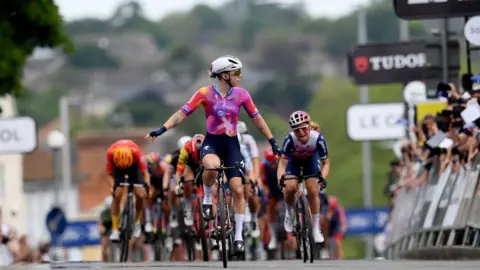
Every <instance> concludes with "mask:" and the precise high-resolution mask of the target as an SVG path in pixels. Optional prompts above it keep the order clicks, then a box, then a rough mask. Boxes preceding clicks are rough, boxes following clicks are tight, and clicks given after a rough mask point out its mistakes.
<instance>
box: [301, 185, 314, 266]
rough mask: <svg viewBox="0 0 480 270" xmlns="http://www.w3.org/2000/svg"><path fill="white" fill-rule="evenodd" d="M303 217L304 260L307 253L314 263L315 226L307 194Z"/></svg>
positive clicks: (303, 196) (303, 206) (304, 201)
mask: <svg viewBox="0 0 480 270" xmlns="http://www.w3.org/2000/svg"><path fill="white" fill-rule="evenodd" d="M302 218H303V228H304V229H306V230H303V231H304V233H303V234H302V235H303V240H304V243H303V248H304V250H303V254H304V259H303V262H306V258H305V257H306V255H307V256H308V258H309V259H310V263H313V257H314V254H315V251H314V248H315V239H314V238H313V226H312V215H311V213H310V207H309V206H308V200H307V196H306V195H305V194H303V195H302Z"/></svg>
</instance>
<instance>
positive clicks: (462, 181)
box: [442, 168, 467, 227]
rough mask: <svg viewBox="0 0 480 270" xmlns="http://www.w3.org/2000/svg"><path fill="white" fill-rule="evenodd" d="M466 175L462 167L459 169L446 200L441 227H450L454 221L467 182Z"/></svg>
mask: <svg viewBox="0 0 480 270" xmlns="http://www.w3.org/2000/svg"><path fill="white" fill-rule="evenodd" d="M466 176H467V175H466V174H465V170H464V169H463V168H461V169H460V173H459V174H458V177H457V181H456V182H455V186H454V187H453V191H452V194H451V195H450V201H449V202H448V208H447V210H446V212H445V216H444V218H443V223H442V226H443V227H451V226H453V224H454V223H455V220H456V217H457V215H458V213H459V211H458V210H459V207H460V202H461V199H462V196H463V192H464V191H465V186H466V184H467V177H466Z"/></svg>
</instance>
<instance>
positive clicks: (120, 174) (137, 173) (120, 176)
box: [112, 164, 146, 187]
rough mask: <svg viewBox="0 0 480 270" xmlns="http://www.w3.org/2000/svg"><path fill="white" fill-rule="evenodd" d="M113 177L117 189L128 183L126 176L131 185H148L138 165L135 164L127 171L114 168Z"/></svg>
mask: <svg viewBox="0 0 480 270" xmlns="http://www.w3.org/2000/svg"><path fill="white" fill-rule="evenodd" d="M112 176H113V178H114V179H115V187H117V186H118V185H119V184H120V183H124V182H126V180H127V179H126V176H128V182H129V183H133V184H142V185H146V183H145V180H144V179H143V173H142V171H141V170H140V166H139V165H138V164H133V165H132V166H131V167H130V168H126V169H120V168H114V169H113V171H112Z"/></svg>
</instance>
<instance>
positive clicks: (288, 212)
mask: <svg viewBox="0 0 480 270" xmlns="http://www.w3.org/2000/svg"><path fill="white" fill-rule="evenodd" d="M285 215H286V216H288V217H291V216H293V207H292V206H289V205H287V207H286V211H285Z"/></svg>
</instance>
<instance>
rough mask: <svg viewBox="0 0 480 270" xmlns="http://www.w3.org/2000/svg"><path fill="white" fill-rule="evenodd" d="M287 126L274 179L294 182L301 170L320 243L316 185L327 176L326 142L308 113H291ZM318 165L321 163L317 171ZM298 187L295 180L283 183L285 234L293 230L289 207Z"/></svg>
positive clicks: (323, 186)
mask: <svg viewBox="0 0 480 270" xmlns="http://www.w3.org/2000/svg"><path fill="white" fill-rule="evenodd" d="M289 124H290V127H291V128H292V132H290V134H289V135H288V136H287V137H286V139H285V141H284V143H283V152H284V153H283V159H282V160H281V161H280V162H279V165H278V172H277V177H278V179H280V178H281V177H282V176H284V175H285V178H286V179H292V178H295V177H296V178H297V179H298V177H299V176H300V170H301V169H302V170H303V178H304V179H305V187H306V189H307V197H308V203H309V205H310V211H311V213H312V226H313V232H314V234H313V235H314V238H315V243H323V242H324V238H323V235H322V233H321V231H320V198H319V194H318V182H321V183H322V188H325V186H326V180H325V178H327V177H328V175H329V173H330V161H329V160H328V150H327V143H326V141H325V138H324V137H323V135H322V134H321V133H320V132H319V131H318V130H317V129H318V125H317V124H316V123H313V122H312V121H311V119H310V115H309V114H308V113H306V112H303V111H296V112H294V113H292V115H291V116H290V121H289ZM320 163H321V164H322V169H321V172H320V166H319V165H320ZM298 184H299V183H298V182H297V181H295V180H288V181H284V185H285V190H284V199H285V202H286V206H287V207H286V213H285V221H284V226H285V231H286V232H292V231H293V222H294V212H293V205H294V201H295V194H296V193H297V191H298Z"/></svg>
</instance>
